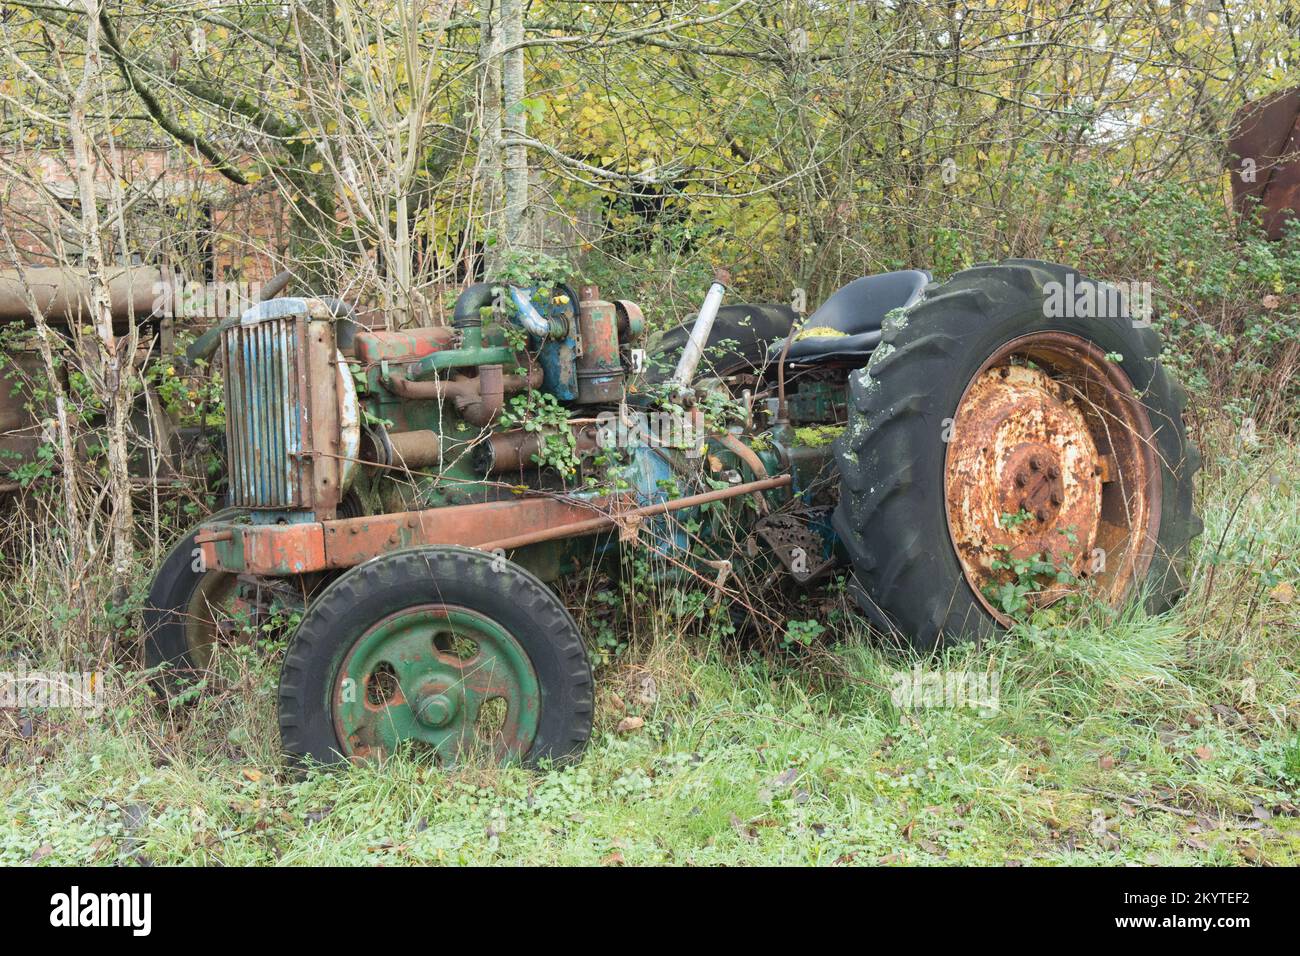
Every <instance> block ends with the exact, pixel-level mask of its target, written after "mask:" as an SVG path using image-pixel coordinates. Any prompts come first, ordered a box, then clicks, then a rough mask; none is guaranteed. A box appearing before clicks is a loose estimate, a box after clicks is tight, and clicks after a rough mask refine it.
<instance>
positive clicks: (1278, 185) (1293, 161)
mask: <svg viewBox="0 0 1300 956" xmlns="http://www.w3.org/2000/svg"><path fill="white" fill-rule="evenodd" d="M1227 168H1228V170H1229V172H1230V173H1231V174H1232V198H1233V204H1234V205H1235V206H1236V208H1237V212H1238V213H1240V214H1243V215H1244V214H1247V213H1249V212H1250V211H1251V210H1252V208H1253V206H1254V205H1255V201H1257V202H1258V204H1259V212H1260V221H1261V224H1262V225H1263V227H1264V232H1265V233H1266V234H1267V235H1268V238H1270V239H1273V240H1278V239H1281V238H1282V232H1283V229H1284V227H1285V225H1286V223H1287V222H1288V221H1289V220H1290V219H1292V218H1294V217H1295V216H1296V215H1297V214H1298V213H1300V86H1297V87H1292V88H1291V89H1289V90H1283V91H1281V92H1280V93H1274V94H1270V95H1269V96H1265V97H1262V98H1260V99H1258V100H1254V101H1252V102H1250V103H1247V104H1246V105H1245V106H1243V107H1242V108H1241V109H1240V110H1238V111H1237V115H1236V116H1235V117H1233V123H1232V138H1231V139H1230V140H1229V141H1228V155H1227Z"/></svg>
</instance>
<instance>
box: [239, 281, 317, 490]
mask: <svg viewBox="0 0 1300 956" xmlns="http://www.w3.org/2000/svg"><path fill="white" fill-rule="evenodd" d="M306 314H307V303H306V302H305V301H304V300H302V299H272V300H271V301H269V302H262V303H259V304H258V305H257V306H254V307H253V308H251V309H249V310H248V311H247V312H245V313H244V314H243V316H241V317H240V321H239V324H238V325H234V326H231V327H230V328H228V329H226V331H225V333H224V334H223V336H222V338H223V346H224V348H223V354H224V357H225V366H226V369H225V399H226V448H227V452H228V455H229V471H230V479H229V480H230V503H231V504H232V505H234V506H236V507H240V508H249V509H252V510H254V511H256V510H257V509H268V508H269V509H279V510H285V509H294V508H297V507H300V506H301V504H302V501H303V492H304V478H303V475H302V474H301V464H300V462H301V459H300V458H299V456H300V454H301V453H302V451H303V420H304V418H303V409H302V407H301V400H300V392H301V388H300V381H299V349H298V327H299V320H300V318H301V317H303V316H305V315H306Z"/></svg>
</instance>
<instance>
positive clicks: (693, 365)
mask: <svg viewBox="0 0 1300 956" xmlns="http://www.w3.org/2000/svg"><path fill="white" fill-rule="evenodd" d="M730 281H731V276H730V275H729V274H728V273H727V272H726V271H725V270H723V269H719V270H718V271H717V272H715V273H714V278H713V284H712V285H711V286H709V291H708V292H707V293H706V294H705V296H704V304H703V305H701V306H700V314H699V315H697V316H696V317H695V324H694V325H693V326H691V337H690V338H689V339H687V340H686V348H684V349H683V350H682V357H681V358H680V359H678V361H677V370H676V371H675V372H673V377H672V378H671V379H670V381H671V382H672V383H673V384H675V385H677V386H678V388H679V389H680V390H682V391H688V390H689V389H690V387H691V382H692V381H694V379H695V370H696V369H698V368H699V367H700V359H702V358H703V357H704V347H705V346H706V345H707V344H708V342H709V333H710V332H712V331H713V321H714V319H716V318H717V317H718V309H719V307H721V305H722V297H723V296H724V295H725V294H726V292H727V283H728V282H730Z"/></svg>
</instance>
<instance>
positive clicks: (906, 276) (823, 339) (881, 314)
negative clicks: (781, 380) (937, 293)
mask: <svg viewBox="0 0 1300 956" xmlns="http://www.w3.org/2000/svg"><path fill="white" fill-rule="evenodd" d="M931 278H932V277H931V275H930V273H928V272H925V271H923V270H921V269H905V270H903V271H902V272H885V273H881V274H880V275H875V276H863V277H862V278H861V279H854V280H853V281H852V282H850V283H849V284H848V285H845V286H842V287H841V288H839V289H837V290H836V291H835V292H833V293H832V294H831V296H830V298H828V299H827V300H826V301H825V302H823V303H822V305H821V308H819V309H818V310H817V311H816V312H814V313H813V314H812V315H810V316H808V318H807V320H806V321H805V322H804V323H803V326H802V327H801V331H798V332H796V333H795V339H794V341H793V342H791V343H790V352H789V355H788V357H787V361H789V362H794V363H796V364H800V365H809V364H816V365H820V364H822V363H826V362H845V363H850V364H853V365H855V366H861V365H865V364H866V362H867V359H868V358H869V357H870V356H871V353H872V351H873V350H874V349H875V347H876V345H877V344H879V342H880V324H881V323H882V322H883V321H884V320H885V316H886V315H888V314H889V313H890V312H892V311H893V310H894V309H905V308H907V307H908V306H910V305H912V304H913V303H915V302H916V301H917V300H918V299H920V298H921V293H922V292H923V291H924V289H925V287H926V285H927V284H928V283H929V282H930V281H931ZM827 330H829V331H827ZM810 333H812V334H810ZM818 333H823V334H818ZM784 344H785V343H784V341H781V342H777V343H775V344H774V345H773V346H772V357H773V358H775V359H779V358H780V357H781V348H782V346H783V345H784Z"/></svg>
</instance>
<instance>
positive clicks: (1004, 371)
mask: <svg viewBox="0 0 1300 956" xmlns="http://www.w3.org/2000/svg"><path fill="white" fill-rule="evenodd" d="M998 374H999V375H1001V376H1002V377H1003V378H1006V377H1007V376H1009V375H1010V374H1011V369H1009V368H1007V367H1006V366H1005V365H1004V366H1002V367H1001V368H1000V369H998Z"/></svg>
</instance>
